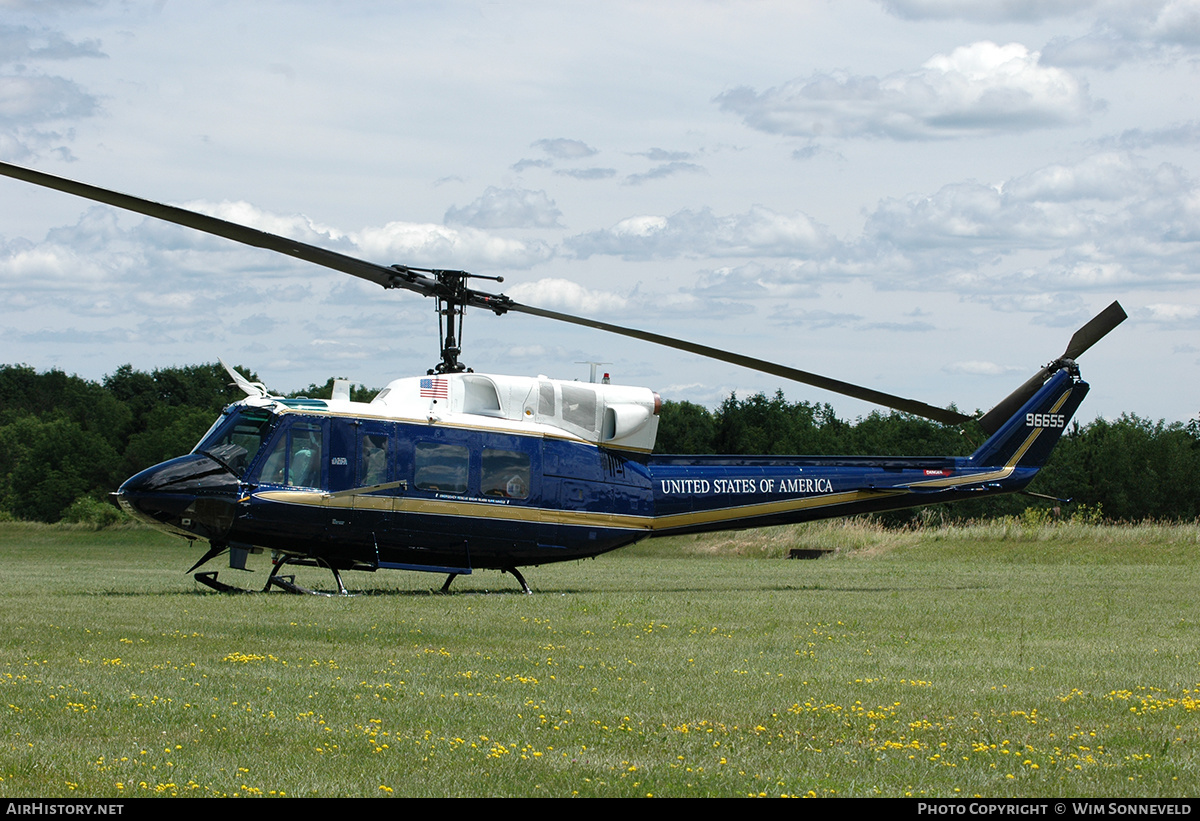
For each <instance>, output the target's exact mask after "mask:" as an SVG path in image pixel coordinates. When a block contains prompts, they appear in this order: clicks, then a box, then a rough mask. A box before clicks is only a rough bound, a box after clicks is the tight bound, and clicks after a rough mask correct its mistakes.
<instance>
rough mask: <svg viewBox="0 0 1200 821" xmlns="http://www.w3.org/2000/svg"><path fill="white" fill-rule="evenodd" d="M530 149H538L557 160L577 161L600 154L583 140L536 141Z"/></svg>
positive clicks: (562, 138) (563, 138)
mask: <svg viewBox="0 0 1200 821" xmlns="http://www.w3.org/2000/svg"><path fill="white" fill-rule="evenodd" d="M531 147H532V148H540V149H542V150H543V151H545V152H546V153H547V154H549V155H550V156H551V157H554V158H555V159H557V160H578V159H582V158H584V157H591V156H594V155H596V154H599V153H600V152H599V151H598V150H596V149H595V148H592V147H591V146H590V145H588V144H587V143H585V142H584V141H583V140H569V139H567V138H565V137H558V138H556V139H546V140H538V141H536V142H534V143H533V144H532V146H531Z"/></svg>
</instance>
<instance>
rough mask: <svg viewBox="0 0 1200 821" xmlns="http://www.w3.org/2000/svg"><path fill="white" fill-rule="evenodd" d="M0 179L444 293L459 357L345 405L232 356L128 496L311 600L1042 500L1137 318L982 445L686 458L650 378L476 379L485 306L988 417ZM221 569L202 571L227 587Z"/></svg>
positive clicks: (1031, 393) (1047, 371)
mask: <svg viewBox="0 0 1200 821" xmlns="http://www.w3.org/2000/svg"><path fill="white" fill-rule="evenodd" d="M0 174H2V175H5V176H8V177H12V178H15V179H18V180H23V181H25V182H28V183H32V184H34V185H38V186H42V187H46V188H51V189H54V190H57V191H60V192H63V193H67V194H71V195H74V196H78V197H82V198H85V199H89V200H93V201H96V202H100V203H104V204H107V205H110V206H114V207H117V208H121V209H124V210H127V211H131V212H135V213H138V214H142V215H145V216H148V217H153V218H156V219H159V220H164V221H167V222H172V223H175V224H178V225H182V226H185V227H188V228H192V229H195V230H198V231H201V232H204V233H207V234H212V235H216V236H220V237H224V238H226V239H229V240H232V241H234V242H238V243H242V244H244V245H250V246H255V247H259V248H264V249H267V250H270V251H275V252H277V253H282V254H286V255H288V256H291V257H294V258H297V259H301V260H304V261H307V262H310V263H314V264H316V265H320V266H323V267H326V268H330V269H333V270H335V271H340V272H342V273H345V274H349V275H351V276H355V277H359V278H361V279H364V280H367V281H370V282H373V283H375V284H377V285H380V286H382V287H383V288H385V289H402V290H407V291H412V292H414V293H416V294H419V295H421V296H424V297H432V298H433V299H434V300H435V306H436V312H437V316H438V333H439V342H440V345H441V357H440V360H439V361H438V362H437V363H436V365H435V366H434V367H432V368H430V369H429V370H428V372H427V373H426V374H425V375H423V376H411V377H404V378H400V379H396V380H394V381H392V382H390V383H388V384H387V386H386V387H385V388H384V389H383V390H381V391H380V392H379V393H378V394H377V395H376V396H375V397H374V398H373V399H371V401H369V402H355V401H351V398H350V383H349V382H348V381H346V380H336V381H335V382H334V387H333V390H332V395H331V397H330V398H329V399H311V398H301V399H295V398H284V397H280V396H276V395H273V394H271V393H270V391H268V390H267V389H266V387H265V386H264V385H263V384H262V383H258V382H251V381H250V380H248V379H247V378H246V377H244V376H242V375H241V374H240V373H238V372H237V371H235V370H234V369H232V368H229V367H228V366H227V365H226V366H225V367H226V369H227V371H228V372H229V374H230V376H231V378H232V379H233V381H234V383H236V384H237V385H238V386H239V387H240V388H241V389H242V391H243V392H244V393H245V395H246V396H245V398H244V399H242V400H239V401H237V402H234V403H232V404H230V405H229V406H228V407H226V408H225V410H224V412H223V413H222V415H221V416H220V418H218V419H217V420H216V421H215V422H214V423H213V425H212V427H211V428H210V429H209V431H208V432H207V433H206V434H205V435H204V436H203V437H202V438H201V440H200V441H199V443H198V444H197V445H196V446H195V448H194V449H193V450H192V451H191V453H189V454H187V455H184V456H180V457H178V458H175V459H171V460H168V461H166V462H163V463H162V464H158V465H155V466H153V467H150V468H147V469H146V470H143V471H141V472H140V473H138V474H136V475H135V476H133V477H131V478H129V479H128V480H126V481H125V482H124V483H123V484H122V485H121V486H120V488H119V489H118V490H117V491H116V492H115V493H114V494H113V495H112V496H113V500H114V503H115V504H116V505H117V506H118V507H120V508H121V509H122V510H124V511H126V512H127V513H129V514H131V515H132V516H134V517H135V518H137V519H140V520H141V521H143V522H147V523H149V524H151V525H153V526H154V527H157V528H159V529H161V530H163V531H165V532H167V533H171V534H175V535H178V536H181V537H183V538H184V539H187V540H188V541H189V543H197V542H198V543H200V544H201V545H203V544H207V549H206V551H205V553H204V555H203V556H201V557H200V559H199V560H198V561H197V562H196V563H195V564H194V565H192V567H191V568H190V569H189V570H188V571H187V572H189V573H190V572H192V571H195V570H197V569H198V568H199V567H201V566H202V565H204V564H206V563H207V562H209V561H211V560H213V559H215V558H217V557H219V556H222V555H224V554H226V553H227V554H228V559H229V566H230V567H231V568H235V569H245V565H246V560H247V557H248V556H249V555H250V554H252V553H261V552H263V551H270V552H271V554H272V569H271V572H270V575H269V577H268V579H267V581H266V584H265V586H264V588H263V590H269V589H270V588H271V587H272V586H278V587H280V588H282V589H285V590H290V591H292V592H309V593H311V592H313V591H310V590H306V589H304V588H301V587H299V586H298V585H296V584H295V580H294V576H284V575H282V574H280V570H281V569H283V568H284V567H286V566H287V565H308V566H321V567H325V568H328V569H329V570H331V571H332V572H333V576H334V579H335V582H336V585H337V589H338V592H339V593H340V594H345V593H347V589H346V586H345V584H344V582H343V580H342V577H341V571H345V570H362V571H371V572H373V571H378V570H384V569H396V570H410V571H425V572H431V573H437V574H444V575H445V576H446V579H445V582H444V583H443V585H442V588H441V590H442V592H447V591H448V590H449V589H450V585H451V583H452V582H453V581H454V579H455V578H457V577H458V576H459V575H467V574H471V573H474V572H475V571H479V570H500V571H502V572H505V573H508V574H511V575H512V576H513V578H514V579H515V580H516V581H517V582H518V583H519V584H520V587H521V589H522V591H523V592H525V593H530V592H531V591H530V587H529V585H528V583H527V582H526V580H525V578H524V576H523V575H522V573H521V571H520V568H522V567H531V566H538V565H542V564H548V563H552V562H562V561H572V560H576V559H583V558H588V557H592V556H596V555H599V554H602V553H606V552H608V551H611V550H615V549H617V548H620V547H624V546H626V545H629V544H632V543H634V542H637V541H640V540H642V539H645V538H648V537H657V536H667V535H677V534H686V533H701V532H706V531H717V530H731V529H745V528H754V527H764V526H769V525H781V524H790V523H796V522H805V521H811V520H816V519H824V518H836V517H844V516H853V515H857V514H863V513H877V512H882V511H888V510H897V509H903V508H913V507H921V506H925V505H931V504H938V503H942V502H950V501H955V500H960V499H967V498H979V497H982V496H990V495H995V494H1001V493H1013V492H1017V491H1023V490H1024V489H1025V487H1026V486H1027V485H1028V484H1029V483H1030V482H1031V481H1032V480H1033V478H1034V476H1035V475H1036V474H1037V473H1038V471H1039V470H1040V469H1041V467H1042V466H1043V465H1045V463H1046V460H1047V459H1048V458H1049V456H1050V453H1051V451H1052V450H1053V449H1054V446H1055V445H1056V444H1057V442H1058V440H1059V438H1060V437H1061V435H1062V434H1063V432H1064V431H1065V430H1066V429H1067V425H1068V423H1069V422H1070V420H1071V418H1072V416H1073V415H1074V414H1075V412H1076V410H1077V409H1078V408H1079V405H1080V403H1081V402H1082V401H1083V399H1084V397H1085V396H1086V395H1087V392H1088V384H1087V382H1085V381H1083V379H1082V377H1081V376H1080V371H1079V366H1078V365H1077V363H1076V360H1077V358H1078V357H1079V356H1080V355H1081V354H1082V353H1084V352H1085V351H1086V350H1088V349H1089V348H1090V347H1091V346H1092V345H1094V344H1095V343H1096V342H1097V341H1099V340H1100V339H1101V338H1103V337H1104V336H1105V335H1106V334H1108V333H1109V332H1110V331H1111V330H1112V329H1113V328H1115V327H1116V326H1117V325H1119V324H1120V323H1121V322H1123V321H1124V320H1125V319H1126V314H1125V311H1124V310H1123V309H1122V307H1121V305H1120V304H1119V303H1118V302H1113V303H1112V304H1111V305H1109V306H1108V307H1107V308H1106V309H1104V310H1103V311H1102V312H1100V313H1099V314H1098V315H1096V316H1095V317H1093V318H1092V319H1091V320H1090V321H1089V322H1087V323H1086V324H1085V325H1084V326H1083V327H1081V328H1080V329H1079V330H1078V331H1076V332H1075V334H1074V335H1073V336H1072V337H1071V340H1070V341H1069V343H1068V345H1067V347H1066V349H1065V350H1064V352H1063V353H1062V355H1061V356H1059V357H1057V358H1055V359H1054V360H1052V361H1051V362H1049V363H1048V364H1046V365H1045V366H1043V367H1042V368H1040V369H1039V370H1038V371H1037V372H1036V373H1035V374H1034V375H1033V376H1032V377H1030V378H1029V379H1028V380H1027V381H1026V382H1025V383H1024V384H1022V385H1021V386H1020V387H1019V388H1017V389H1016V390H1015V391H1013V392H1012V393H1011V394H1009V395H1008V396H1007V397H1005V398H1004V399H1003V400H1001V401H1000V402H999V403H998V404H997V405H996V406H995V407H993V408H992V409H991V410H989V411H988V412H986V413H984V414H983V415H982V416H980V417H979V418H978V423H979V426H980V427H981V428H982V429H983V431H984V432H985V434H986V435H987V437H988V438H987V439H986V441H984V443H983V444H982V445H980V446H979V447H978V448H977V449H976V450H975V452H974V453H972V454H971V455H970V456H965V457H952V456H946V457H892V456H718V455H713V456H692V455H689V456H681V455H669V454H666V455H664V454H656V453H653V449H654V443H655V439H656V435H657V431H658V424H659V412H660V410H661V407H662V399H661V397H660V396H659V395H658V394H657V393H655V392H654V391H652V390H650V389H649V388H641V387H631V386H622V385H614V384H595V383H581V382H574V381H568V380H560V379H551V378H548V377H545V376H536V377H525V376H506V375H495V374H481V373H475V372H473V371H472V370H471V369H470V368H467V367H466V366H465V365H464V364H463V363H462V361H461V359H460V355H461V353H462V351H461V348H460V345H459V340H460V339H461V338H462V327H463V318H464V316H465V313H466V310H467V308H476V309H480V310H487V311H491V312H493V313H495V314H497V315H505V314H508V313H523V314H528V315H532V316H538V317H542V318H544V319H549V320H555V321H559V322H567V323H571V324H575V325H582V326H585V327H589V328H593V329H596V330H600V331H605V332H608V333H614V334H620V335H623V336H627V337H632V338H635V339H640V340H643V341H645V342H650V343H654V344H657V345H663V346H667V347H670V348H674V349H678V350H682V351H687V352H689V353H692V354H696V355H699V356H704V357H709V358H712V359H716V360H720V361H724V362H729V363H733V364H736V365H740V366H742V367H745V368H750V369H753V370H757V371H761V372H764V373H768V374H772V375H776V376H780V377H783V378H786V379H789V380H792V381H796V382H800V383H803V384H806V385H810V386H814V387H818V388H822V389H825V390H829V391H832V392H835V393H839V394H842V395H844V396H849V397H853V398H856V399H862V400H865V401H868V402H872V403H875V404H878V405H882V406H884V407H888V408H892V409H895V410H899V411H902V412H905V413H910V414H915V415H918V416H922V417H925V418H928V419H932V420H934V421H937V422H941V423H943V424H947V425H961V424H963V423H965V422H967V421H969V420H970V419H972V418H973V417H972V416H969V415H966V414H962V413H959V412H957V411H955V410H951V409H945V408H938V407H934V406H931V405H928V404H925V403H923V402H919V401H916V400H912V399H906V398H903V397H899V396H894V395H891V394H887V393H883V392H880V391H876V390H872V389H870V388H866V387H863V386H860V385H855V384H852V383H848V382H843V381H840V380H836V379H831V378H828V377H824V376H820V375H817V374H814V373H810V372H807V371H802V370H798V369H796V368H792V367H789V366H786V365H782V364H779V363H774V362H769V361H767V360H763V359H758V358H754V357H749V356H744V355H741V354H737V353H732V352H729V351H724V350H721V349H718V348H713V347H710V346H707V345H701V344H698V343H694V342H688V341H686V340H682V339H676V338H673V337H669V336H664V335H662V334H657V333H653V332H649V331H643V330H638V329H634V328H627V327H624V326H620V325H614V324H610V323H606V322H600V321H597V320H593V319H588V318H585V317H580V316H575V315H572V314H567V313H561V312H558V311H551V310H546V309H543V308H538V307H535V306H532V305H526V304H523V303H520V302H517V301H515V300H513V299H511V298H510V297H508V296H506V295H504V294H502V293H490V292H486V291H482V290H478V289H476V288H474V287H472V285H471V281H472V280H480V279H485V280H491V281H495V282H502V281H503V279H502V278H501V277H492V276H483V275H478V274H472V273H469V272H466V271H460V270H445V269H434V268H416V267H411V266H407V265H391V266H384V265H379V264H376V263H373V262H369V261H365V260H361V259H357V258H354V257H350V256H347V255H344V254H341V253H338V252H335V251H331V250H328V249H324V248H320V247H318V246H314V245H309V244H306V243H303V242H299V241H297V240H293V239H289V238H287V237H283V236H279V235H275V234H270V233H267V232H264V231H260V230H258V229H255V228H251V227H248V226H245V225H240V224H237V223H233V222H228V221H225V220H222V219H218V218H215V217H211V216H208V215H205V214H202V213H199V212H195V211H190V210H187V209H183V208H179V207H176V206H172V205H165V204H161V203H156V202H152V201H149V200H145V199H141V198H139V197H134V196H131V195H128V194H122V193H119V192H116V191H113V190H109V189H105V188H99V187H96V186H92V185H88V184H86V183H82V182H76V181H74V180H69V179H66V178H63V177H58V176H54V175H51V174H46V173H44V172H40V171H36V170H32V169H28V168H24V167H21V166H17V165H11V164H8V163H0ZM217 576H218V572H217V571H208V572H199V573H196V574H195V578H196V580H197V581H199V582H202V583H203V584H205V585H208V586H209V587H212V588H214V589H217V590H222V591H233V590H236V589H237V588H234V587H232V586H231V585H228V584H226V583H224V582H222V581H219V580H218V578H217Z"/></svg>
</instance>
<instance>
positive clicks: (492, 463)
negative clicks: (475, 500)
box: [480, 448, 530, 499]
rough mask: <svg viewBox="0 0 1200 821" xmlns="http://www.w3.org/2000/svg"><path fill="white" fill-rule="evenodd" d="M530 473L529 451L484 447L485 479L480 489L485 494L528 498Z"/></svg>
mask: <svg viewBox="0 0 1200 821" xmlns="http://www.w3.org/2000/svg"><path fill="white" fill-rule="evenodd" d="M529 473H530V470H529V454H528V453H521V452H520V451H515V450H491V449H490V448H484V449H483V481H482V483H481V484H480V490H481V491H482V492H483V495H484V496H502V497H505V498H507V499H526V498H528V497H529Z"/></svg>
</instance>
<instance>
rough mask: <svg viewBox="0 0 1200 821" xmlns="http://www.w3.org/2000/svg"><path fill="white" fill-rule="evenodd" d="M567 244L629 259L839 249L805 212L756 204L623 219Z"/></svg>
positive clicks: (580, 251)
mask: <svg viewBox="0 0 1200 821" xmlns="http://www.w3.org/2000/svg"><path fill="white" fill-rule="evenodd" d="M564 245H565V246H566V247H567V248H568V249H569V250H571V251H572V252H573V253H574V254H575V255H576V256H578V257H580V258H587V257H589V256H592V255H593V254H609V255H615V256H621V257H625V258H626V259H650V258H657V257H677V256H692V255H711V256H716V257H725V256H747V255H761V256H797V257H810V256H813V255H815V254H821V253H827V252H828V251H829V250H831V248H832V246H833V245H834V242H833V239H832V237H831V236H830V235H829V234H828V232H827V231H826V229H825V227H824V226H822V225H820V224H819V223H817V222H815V221H814V220H813V219H811V218H810V217H809V216H808V215H806V214H803V213H795V214H791V215H787V214H779V213H776V212H774V211H772V210H770V209H768V208H763V207H761V206H754V207H753V208H751V209H750V210H749V211H748V212H746V213H743V214H731V215H728V216H717V215H715V214H713V213H712V211H711V210H710V209H708V208H705V209H703V210H701V211H691V210H685V211H680V212H678V213H675V214H672V215H671V216H669V217H663V216H640V217H630V218H629V219H625V220H622V221H621V222H619V223H617V224H616V225H615V226H613V227H612V228H610V229H607V230H600V231H591V232H588V233H585V234H578V235H576V236H574V237H568V238H567V239H566V240H564Z"/></svg>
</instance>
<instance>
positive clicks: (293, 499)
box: [254, 489, 909, 531]
mask: <svg viewBox="0 0 1200 821" xmlns="http://www.w3.org/2000/svg"><path fill="white" fill-rule="evenodd" d="M908 492H909V491H907V490H904V489H880V490H850V491H843V492H841V493H828V494H824V495H821V496H804V497H800V498H796V499H781V500H778V501H774V502H759V503H756V504H749V505H735V506H730V507H722V508H715V509H712V510H696V511H688V512H686V513H672V514H669V515H666V516H634V515H629V514H619V513H597V512H594V511H586V510H557V509H554V508H544V507H528V506H525V505H507V504H501V503H489V502H471V501H465V500H460V499H419V498H415V497H411V496H370V495H367V494H362V495H348V496H346V495H343V496H332V495H330V494H326V493H322V492H320V491H310V490H264V491H259V492H258V493H255V494H254V497H255V498H256V499H264V500H267V501H271V502H282V503H284V504H293V505H305V506H308V507H325V508H333V509H337V510H374V511H378V512H393V513H418V514H423V515H427V516H458V517H464V518H469V519H491V520H496V519H501V520H505V521H516V522H536V523H538V524H558V525H568V526H573V527H606V528H615V529H620V530H642V531H656V530H672V529H676V528H681V527H690V526H693V525H698V524H719V523H721V522H737V521H741V520H744V519H753V518H759V517H762V516H771V515H778V514H781V513H790V512H793V511H799V510H808V509H816V508H822V507H832V506H835V505H844V504H849V503H851V502H858V501H864V500H868V499H878V498H879V497H880V496H900V495H904V494H906V493H908Z"/></svg>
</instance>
